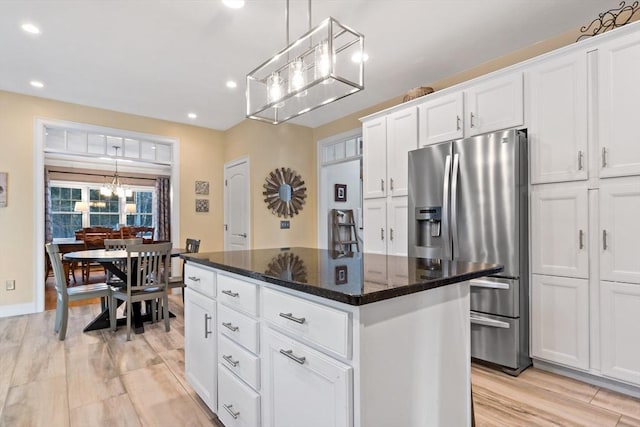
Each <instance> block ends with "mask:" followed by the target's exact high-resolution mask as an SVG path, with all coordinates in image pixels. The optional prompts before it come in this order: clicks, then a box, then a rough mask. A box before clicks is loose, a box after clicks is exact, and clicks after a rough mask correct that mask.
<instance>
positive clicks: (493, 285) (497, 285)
mask: <svg viewBox="0 0 640 427" xmlns="http://www.w3.org/2000/svg"><path fill="white" fill-rule="evenodd" d="M469 284H470V285H471V286H473V287H476V288H490V289H509V284H508V283H502V282H494V281H493V280H482V279H473V280H471V282H469Z"/></svg>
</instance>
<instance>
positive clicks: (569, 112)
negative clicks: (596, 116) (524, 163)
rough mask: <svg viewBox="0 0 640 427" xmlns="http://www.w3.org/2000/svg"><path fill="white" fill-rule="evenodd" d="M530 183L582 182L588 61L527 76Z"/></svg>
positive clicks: (556, 63)
mask: <svg viewBox="0 0 640 427" xmlns="http://www.w3.org/2000/svg"><path fill="white" fill-rule="evenodd" d="M525 84H526V87H527V97H526V99H527V105H528V107H529V108H528V113H529V116H528V117H529V134H528V136H529V146H530V147H531V183H532V184H539V183H543V182H561V181H577V180H584V179H587V165H588V160H587V55H586V53H584V52H579V53H577V54H574V55H568V56H563V57H562V58H556V59H553V60H550V61H546V62H544V63H543V64H540V65H538V66H536V67H535V68H533V69H531V70H529V71H527V73H526V74H525Z"/></svg>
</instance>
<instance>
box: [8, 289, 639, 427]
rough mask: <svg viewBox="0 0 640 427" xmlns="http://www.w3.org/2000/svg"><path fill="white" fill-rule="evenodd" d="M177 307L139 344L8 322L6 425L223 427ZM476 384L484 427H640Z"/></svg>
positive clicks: (591, 405)
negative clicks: (190, 380) (188, 348)
mask: <svg viewBox="0 0 640 427" xmlns="http://www.w3.org/2000/svg"><path fill="white" fill-rule="evenodd" d="M170 299H171V302H170V304H171V310H172V311H173V312H174V313H175V314H176V315H177V317H176V318H173V319H171V331H170V332H168V333H167V332H165V331H164V327H163V326H162V323H158V324H145V333H144V334H141V335H134V336H133V337H132V341H130V342H127V341H126V340H125V331H124V328H121V329H120V330H119V331H117V332H116V333H111V332H109V331H106V330H105V331H94V332H89V333H83V332H82V328H83V327H84V326H85V325H86V324H87V323H89V321H90V320H91V319H92V318H93V317H94V316H95V315H96V314H97V313H98V312H99V310H100V308H99V305H98V304H92V305H83V306H76V307H72V308H71V311H70V318H69V329H68V332H67V339H66V340H65V341H59V340H58V339H57V336H56V335H55V334H54V333H53V320H54V315H55V313H54V312H53V311H45V312H44V313H38V314H32V315H28V316H17V317H9V318H1V319H0V426H2V427H13V426H47V427H50V426H54V427H57V426H154V427H155V426H171V427H173V426H214V427H221V426H222V424H220V422H219V421H218V419H217V417H216V416H215V414H213V413H212V412H211V411H209V409H208V408H207V407H206V406H205V405H204V403H203V402H202V401H201V400H200V398H199V397H198V396H197V395H196V394H195V392H194V391H193V390H192V389H191V387H190V386H189V385H188V384H187V382H186V380H185V378H184V324H183V320H184V317H183V311H182V300H181V298H180V296H172V297H171V298H170ZM472 382H473V392H474V403H475V411H476V425H477V426H478V427H486V426H492V427H493V426H504V427H507V426H508V427H514V426H594V427H595V426H597V427H601V426H602V427H606V426H612V427H614V426H615V427H640V400H638V399H634V398H631V397H628V396H625V395H622V394H619V393H616V392H613V391H610V390H606V389H603V388H599V387H595V386H592V385H589V384H585V383H582V382H580V381H576V380H573V379H569V378H565V377H562V376H559V375H555V374H552V373H548V372H544V371H541V370H538V369H528V370H527V371H525V372H523V373H522V374H521V375H520V376H519V377H518V378H513V377H510V376H508V375H505V374H503V373H501V372H497V371H495V370H492V369H489V368H487V367H484V366H478V365H474V366H473V369H472ZM390 427H395V426H390ZM447 427H448V426H447Z"/></svg>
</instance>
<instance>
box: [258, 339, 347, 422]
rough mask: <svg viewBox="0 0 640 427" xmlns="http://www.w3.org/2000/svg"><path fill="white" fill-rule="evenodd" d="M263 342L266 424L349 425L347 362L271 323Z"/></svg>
mask: <svg viewBox="0 0 640 427" xmlns="http://www.w3.org/2000/svg"><path fill="white" fill-rule="evenodd" d="M264 343H265V349H264V350H265V351H264V353H263V356H264V385H265V387H264V389H263V391H264V392H263V401H264V405H265V406H264V408H263V410H264V420H263V421H264V425H265V426H266V427H299V426H305V427H347V426H351V425H352V418H353V414H352V401H353V396H352V378H351V376H352V372H351V370H352V369H351V368H350V367H349V366H347V365H344V364H342V363H340V362H338V361H336V360H333V359H332V358H330V357H328V356H326V355H324V354H322V353H320V352H318V351H315V350H313V349H311V348H310V347H307V346H306V345H304V344H301V343H299V342H297V341H296V340H294V339H292V338H289V337H285V336H284V335H282V334H279V333H277V332H275V331H273V330H271V329H269V328H265V329H264Z"/></svg>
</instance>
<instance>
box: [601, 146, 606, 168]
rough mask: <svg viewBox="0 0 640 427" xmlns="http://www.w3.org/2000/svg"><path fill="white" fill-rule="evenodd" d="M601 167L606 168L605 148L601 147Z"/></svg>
mask: <svg viewBox="0 0 640 427" xmlns="http://www.w3.org/2000/svg"><path fill="white" fill-rule="evenodd" d="M602 167H603V168H606V167H607V147H602Z"/></svg>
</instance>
